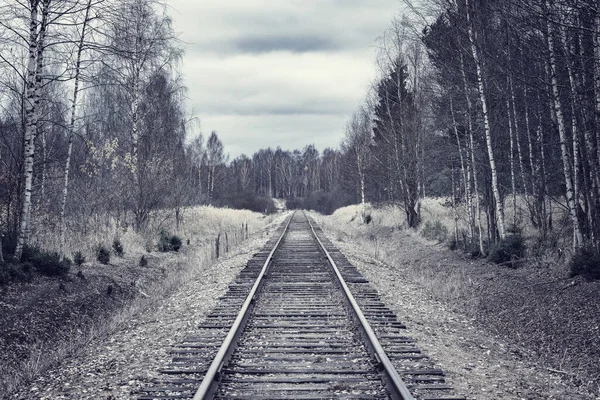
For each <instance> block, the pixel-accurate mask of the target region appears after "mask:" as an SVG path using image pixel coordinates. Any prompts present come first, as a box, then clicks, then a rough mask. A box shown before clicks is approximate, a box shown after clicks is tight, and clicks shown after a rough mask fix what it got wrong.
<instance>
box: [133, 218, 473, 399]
mask: <svg viewBox="0 0 600 400" xmlns="http://www.w3.org/2000/svg"><path fill="white" fill-rule="evenodd" d="M404 330H405V327H404V325H403V324H402V323H401V322H400V321H398V320H397V318H396V316H395V314H394V313H393V312H392V311H391V310H389V309H388V308H387V307H386V306H385V305H384V304H383V303H382V302H381V300H380V298H379V295H378V294H377V291H376V290H375V289H374V288H373V287H372V286H371V285H370V284H369V282H368V281H367V280H366V279H365V278H364V277H363V276H362V275H361V274H360V273H359V272H358V270H357V269H356V268H355V267H353V266H352V265H351V264H350V263H349V262H348V261H347V260H346V258H345V257H344V256H343V254H342V253H341V252H340V251H339V250H337V249H336V248H335V246H333V244H332V243H331V242H330V241H329V240H327V239H326V238H325V237H324V235H323V233H322V231H321V230H320V229H319V228H318V227H316V226H314V223H312V222H311V221H310V220H309V219H308V218H307V217H306V215H305V214H304V213H302V212H296V213H294V214H293V215H291V216H290V217H288V219H287V220H286V222H284V224H282V226H281V227H280V228H279V229H278V231H277V232H276V233H275V234H274V235H273V238H272V239H271V240H270V241H269V242H268V243H267V244H266V245H265V247H264V248H263V250H262V251H260V252H259V253H257V254H256V255H255V256H254V257H253V258H252V259H251V260H250V261H249V262H248V264H247V266H246V268H245V269H244V270H242V272H241V273H240V274H239V276H238V277H237V279H236V280H235V281H234V282H233V283H232V284H231V285H230V287H229V290H228V292H227V294H226V295H225V296H223V297H222V298H221V299H220V302H219V304H218V305H217V306H216V307H215V309H214V310H213V311H212V312H211V313H210V314H209V315H208V316H207V318H206V319H205V320H204V321H203V322H202V323H201V324H200V325H199V327H198V331H197V333H196V334H194V335H193V336H191V337H188V338H185V340H184V341H182V342H181V343H179V344H178V345H176V346H174V347H173V348H171V349H170V350H169V351H170V353H171V354H172V361H171V363H170V364H168V365H167V366H166V367H165V368H163V369H162V370H161V371H160V372H162V373H163V374H164V378H161V379H160V381H156V382H154V383H153V385H152V386H150V387H147V388H145V389H144V391H143V392H141V393H140V395H139V397H138V399H139V400H151V399H194V400H200V399H209V398H214V399H330V398H343V399H388V398H390V399H402V400H411V399H419V400H465V397H463V396H459V395H456V394H455V393H454V391H453V389H452V387H450V386H449V385H447V384H446V383H445V380H444V372H443V371H442V370H440V369H438V368H435V366H434V365H433V363H432V362H431V360H429V359H428V358H427V357H426V356H425V355H423V354H422V353H421V351H420V350H419V348H418V347H417V346H416V345H415V343H414V341H413V340H412V339H411V338H410V337H407V336H406V333H405V331H404Z"/></svg>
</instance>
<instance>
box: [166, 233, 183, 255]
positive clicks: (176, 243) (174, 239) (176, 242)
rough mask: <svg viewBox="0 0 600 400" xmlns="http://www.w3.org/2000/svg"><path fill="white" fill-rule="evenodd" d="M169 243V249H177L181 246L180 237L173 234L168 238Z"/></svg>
mask: <svg viewBox="0 0 600 400" xmlns="http://www.w3.org/2000/svg"><path fill="white" fill-rule="evenodd" d="M169 244H170V245H171V250H173V251H179V249H180V248H181V238H180V237H179V236H177V235H173V236H171V238H170V239H169Z"/></svg>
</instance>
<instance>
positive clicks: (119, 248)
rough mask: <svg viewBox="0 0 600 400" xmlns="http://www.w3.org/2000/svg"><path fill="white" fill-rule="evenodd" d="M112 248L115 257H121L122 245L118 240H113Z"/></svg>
mask: <svg viewBox="0 0 600 400" xmlns="http://www.w3.org/2000/svg"><path fill="white" fill-rule="evenodd" d="M112 248H113V250H114V251H115V254H116V255H117V256H119V257H123V244H122V243H121V240H120V239H118V238H116V239H115V240H113V244H112Z"/></svg>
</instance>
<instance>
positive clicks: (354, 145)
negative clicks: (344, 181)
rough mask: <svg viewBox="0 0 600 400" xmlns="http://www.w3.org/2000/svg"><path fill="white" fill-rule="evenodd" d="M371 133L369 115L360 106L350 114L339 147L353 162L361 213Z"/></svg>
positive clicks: (363, 107)
mask: <svg viewBox="0 0 600 400" xmlns="http://www.w3.org/2000/svg"><path fill="white" fill-rule="evenodd" d="M372 135H373V128H372V126H371V115H370V114H369V112H368V111H367V109H366V108H365V106H361V107H359V109H358V110H357V111H355V112H354V114H352V117H351V118H350V121H349V122H348V123H347V124H346V131H345V136H344V139H343V140H342V143H341V149H342V151H343V152H344V153H345V154H347V155H349V156H350V158H351V159H352V162H353V164H354V165H353V166H354V168H355V171H356V174H357V175H356V176H357V177H358V182H357V184H358V188H357V189H358V194H359V198H360V202H361V204H362V207H363V213H364V208H365V179H366V172H367V168H368V166H369V164H370V162H371V146H372V145H373V139H372Z"/></svg>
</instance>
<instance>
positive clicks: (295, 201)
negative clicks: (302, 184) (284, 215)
mask: <svg viewBox="0 0 600 400" xmlns="http://www.w3.org/2000/svg"><path fill="white" fill-rule="evenodd" d="M285 208H287V209H288V210H302V209H303V208H304V200H302V199H301V198H298V197H294V198H291V199H287V200H286V201H285Z"/></svg>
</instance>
